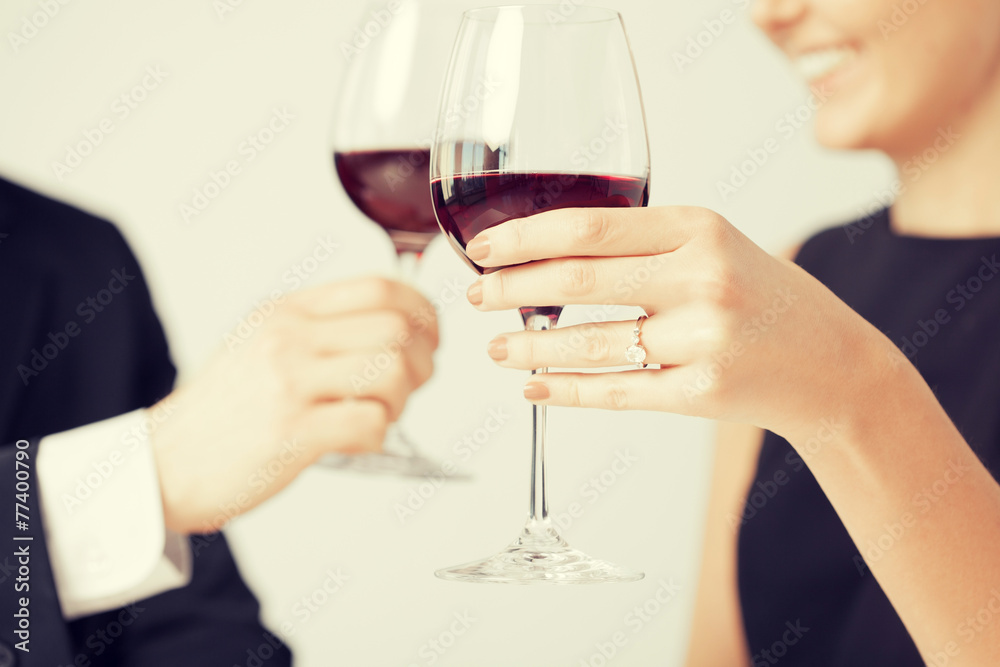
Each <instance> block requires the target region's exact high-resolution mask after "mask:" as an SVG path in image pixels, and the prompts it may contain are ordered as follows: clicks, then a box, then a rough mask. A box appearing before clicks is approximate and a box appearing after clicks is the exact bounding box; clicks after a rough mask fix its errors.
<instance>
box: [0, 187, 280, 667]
mask: <svg viewBox="0 0 1000 667" xmlns="http://www.w3.org/2000/svg"><path fill="white" fill-rule="evenodd" d="M0 233H4V234H6V236H5V237H4V238H3V239H2V242H0V313H3V317H4V318H5V322H4V325H3V326H0V443H7V444H6V445H5V446H3V447H2V448H0V498H3V499H4V501H5V502H8V503H11V504H10V505H8V508H9V509H8V510H7V512H9V514H7V515H6V516H7V523H6V525H5V526H3V527H2V528H0V541H4V544H3V545H2V546H0V549H2V550H0V563H4V565H5V566H6V563H5V562H4V557H5V556H6V557H8V558H10V559H11V560H10V564H11V566H13V564H14V561H13V550H12V549H13V546H12V545H13V543H14V540H13V538H14V537H15V535H14V533H21V532H23V533H24V534H25V536H31V537H32V540H30V541H28V542H30V544H31V546H30V552H31V557H30V567H31V599H30V605H31V606H30V608H29V612H30V627H31V635H30V638H31V642H30V644H29V647H30V649H31V650H30V652H28V653H24V652H21V651H18V650H17V649H16V648H13V645H8V642H9V641H10V640H13V639H16V638H17V637H16V636H12V635H11V630H12V628H11V627H10V625H9V624H8V623H6V622H5V621H0V626H4V627H0V630H2V632H3V635H2V636H0V665H3V664H4V656H3V655H2V649H3V647H4V646H10V652H12V653H13V654H14V657H15V658H16V659H17V661H18V662H17V663H16V664H18V665H20V666H21V667H52V666H53V665H70V664H76V665H89V666H91V667H112V666H118V665H123V666H124V665H142V666H143V667H161V666H163V667H166V666H167V665H170V666H171V667H173V666H174V665H178V664H182V665H184V666H185V667H217V666H218V665H235V664H246V663H247V661H248V659H249V657H248V650H249V651H251V652H252V653H253V655H262V654H263V653H267V655H268V661H267V663H266V664H268V665H269V666H270V667H283V666H286V665H289V664H290V663H291V656H290V653H289V652H288V650H287V649H286V648H285V647H284V645H283V644H281V642H279V641H277V640H276V639H275V638H274V636H273V635H271V634H270V633H268V632H267V631H266V630H265V629H264V628H263V626H262V625H261V624H260V621H259V619H258V614H259V605H258V603H257V600H256V599H255V598H254V596H253V594H252V593H251V592H250V591H249V589H248V588H247V587H246V585H245V584H244V582H243V580H242V578H241V577H240V575H239V572H238V570H237V568H236V564H235V562H234V560H233V557H232V554H231V553H230V551H229V548H228V546H227V543H226V540H225V537H224V536H222V535H221V534H216V535H212V536H207V537H205V538H200V537H199V538H195V540H194V541H191V545H192V549H191V550H192V554H193V567H192V573H191V582H190V583H189V584H188V585H187V586H185V587H183V588H179V589H177V590H173V591H169V592H166V593H162V594H159V595H155V596H153V597H151V598H148V599H145V600H141V601H136V602H134V603H132V604H128V605H124V606H123V607H120V608H118V609H113V610H108V611H105V612H102V613H98V614H93V615H90V616H86V617H84V618H80V619H77V620H73V621H67V620H65V619H64V618H63V616H62V614H61V610H60V602H59V599H58V596H57V593H56V587H55V583H54V578H53V573H52V569H51V566H50V562H49V557H48V553H47V543H46V540H45V530H44V526H43V521H42V518H43V517H42V515H41V512H40V506H39V498H38V488H39V487H38V480H37V478H36V473H37V468H36V466H37V460H38V459H37V457H38V442H39V439H40V438H41V437H43V436H46V435H50V434H54V433H62V432H64V431H69V430H71V429H74V428H77V427H79V426H83V425H86V424H92V423H95V422H101V421H103V420H107V419H109V418H112V417H115V416H117V415H122V414H125V413H128V412H132V411H134V410H137V409H140V408H144V407H149V406H151V405H153V404H155V403H156V402H157V401H159V400H160V399H162V398H163V397H164V396H166V395H167V394H169V392H170V391H171V388H172V386H173V381H174V376H175V373H174V367H173V365H172V363H171V360H170V355H169V353H168V349H167V344H166V337H165V336H164V332H163V329H162V327H161V325H160V322H159V320H158V318H157V317H156V313H155V311H154V309H153V305H152V300H151V298H150V294H149V290H148V288H147V286H146V282H145V279H144V277H143V274H142V271H141V270H140V268H139V265H138V262H137V260H136V258H135V256H134V255H133V254H132V252H131V251H130V249H129V248H128V246H127V244H126V243H125V241H124V239H123V238H122V236H121V234H120V233H119V232H118V231H117V230H116V229H115V228H114V227H113V226H112V225H111V224H110V223H108V222H106V221H103V220H100V219H98V218H95V217H93V216H90V215H88V214H86V213H83V212H81V211H79V210H76V209H73V208H71V207H68V206H66V205H64V204H61V203H59V202H55V201H52V200H49V199H46V198H44V197H41V196H40V195H37V194H36V193H33V192H30V191H28V190H25V189H24V188H20V187H18V186H14V185H13V184H10V183H9V182H7V181H4V180H3V179H0ZM18 440H27V441H29V442H30V445H29V448H28V449H27V450H25V451H28V452H29V453H30V458H31V465H32V469H31V471H30V475H31V477H30V484H31V487H32V493H31V495H30V497H29V498H28V500H29V503H27V505H28V508H29V514H30V517H31V521H30V522H29V526H28V528H27V529H26V530H24V531H21V530H20V529H19V528H17V527H16V525H15V523H14V516H13V511H14V507H13V502H14V494H15V493H16V487H15V484H16V482H17V480H16V474H17V470H16V467H17V455H18V454H17V452H18V451H20V450H18V449H17V444H16V443H17V441H18ZM3 516H4V515H3V513H0V517H3ZM20 541H27V540H20ZM8 576H9V575H8ZM15 579H16V577H15ZM9 583H10V581H9V580H8V581H6V582H4V583H3V584H0V590H3V595H2V596H0V613H2V614H3V618H4V619H12V618H13V614H14V613H16V612H17V608H18V604H19V602H20V599H19V597H18V596H15V595H14V593H15V591H14V589H13V588H12V587H11V586H9ZM36 640H37V641H36ZM265 644H267V646H266V647H265V648H261V647H263V646H264V645H265Z"/></svg>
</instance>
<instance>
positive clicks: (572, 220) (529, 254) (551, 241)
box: [466, 206, 723, 267]
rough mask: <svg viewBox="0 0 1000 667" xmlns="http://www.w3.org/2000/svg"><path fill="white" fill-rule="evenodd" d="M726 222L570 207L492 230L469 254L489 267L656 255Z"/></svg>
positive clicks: (679, 213)
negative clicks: (706, 228) (587, 258)
mask: <svg viewBox="0 0 1000 667" xmlns="http://www.w3.org/2000/svg"><path fill="white" fill-rule="evenodd" d="M721 222H723V221H722V218H721V217H720V216H719V215H718V214H716V213H714V212H712V211H709V210H708V209H702V208H694V207H680V206H671V207H658V208H565V209H557V210H554V211H546V212H545V213H539V214H538V215H533V216H530V217H527V218H518V219H515V220H509V221H507V222H505V223H503V224H501V225H497V226H496V227H491V228H490V229H488V230H486V231H484V232H481V233H480V234H479V235H477V236H476V237H475V238H474V239H472V241H470V242H469V245H468V246H467V248H466V252H467V253H468V255H469V257H470V258H471V259H472V260H473V261H475V262H476V263H477V264H479V265H480V266H487V267H490V266H509V265H511V264H523V263H524V262H531V261H535V260H539V259H548V258H552V257H616V256H624V255H656V254H660V253H665V252H672V251H674V250H676V249H677V248H679V247H681V246H682V245H684V244H685V243H686V242H687V241H688V240H690V239H691V238H692V237H693V236H694V235H695V234H697V233H698V231H699V230H700V229H703V228H705V227H706V226H709V225H712V224H721Z"/></svg>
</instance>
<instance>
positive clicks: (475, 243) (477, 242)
mask: <svg viewBox="0 0 1000 667" xmlns="http://www.w3.org/2000/svg"><path fill="white" fill-rule="evenodd" d="M465 254H466V255H468V256H469V259H471V260H472V261H473V262H478V261H480V260H483V259H486V258H487V257H489V256H490V240H489V239H487V238H482V237H478V236H477V237H476V238H474V239H472V241H470V242H469V245H467V246H465Z"/></svg>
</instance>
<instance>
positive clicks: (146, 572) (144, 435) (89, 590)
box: [38, 410, 191, 620]
mask: <svg viewBox="0 0 1000 667" xmlns="http://www.w3.org/2000/svg"><path fill="white" fill-rule="evenodd" d="M151 425H152V419H151V418H150V415H148V414H147V411H146V410H136V411H135V412H130V413H128V414H125V415H121V416H118V417H114V418H112V419H108V420H105V421H102V422H96V423H94V424H88V425H87V426H82V427H80V428H77V429H73V430H72V431H65V432H63V433H57V434H55V435H50V436H47V437H45V438H43V439H42V441H41V443H40V445H39V448H38V486H39V500H40V503H41V509H42V519H43V524H44V526H45V539H46V544H47V547H48V552H49V562H50V563H51V566H52V574H53V576H54V578H55V583H56V591H57V592H58V594H59V602H60V605H61V607H62V613H63V616H64V617H65V618H66V619H67V620H72V619H74V618H79V617H81V616H88V615H91V614H96V613H98V612H102V611H108V610H110V609H117V608H118V607H122V606H124V605H126V604H128V603H129V602H132V601H134V600H139V599H143V598H147V597H151V596H153V595H156V594H158V593H163V592H165V591H168V590H170V589H173V588H179V587H181V586H185V585H187V583H188V582H189V581H190V579H191V549H190V545H189V543H188V540H187V538H186V537H185V536H183V535H177V534H175V533H171V532H168V531H167V530H166V528H165V526H164V523H163V504H162V500H161V497H160V484H159V480H158V478H157V473H156V461H155V459H154V457H153V451H152V446H151V445H150V442H149V439H148V435H149V433H150V426H151Z"/></svg>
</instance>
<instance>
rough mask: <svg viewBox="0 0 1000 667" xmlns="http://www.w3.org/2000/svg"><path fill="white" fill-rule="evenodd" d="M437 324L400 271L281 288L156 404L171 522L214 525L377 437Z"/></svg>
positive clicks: (419, 379) (423, 367)
mask: <svg viewBox="0 0 1000 667" xmlns="http://www.w3.org/2000/svg"><path fill="white" fill-rule="evenodd" d="M240 333H242V334H245V332H240ZM437 336H438V333H437V321H436V318H435V313H434V308H433V307H432V306H431V304H430V303H428V301H427V300H426V299H424V297H422V296H421V295H420V294H418V293H417V292H416V291H414V290H413V289H411V288H409V287H407V286H405V285H401V284H399V283H395V282H392V281H388V280H381V279H364V280H357V281H352V282H347V283H335V284H330V285H325V286H322V287H318V288H315V289H311V290H307V291H302V292H299V293H296V294H293V295H289V296H287V297H283V298H282V299H281V300H280V303H278V304H277V305H276V307H275V309H274V310H273V312H271V313H270V314H269V315H267V316H266V317H265V318H264V320H263V323H262V324H260V325H259V326H258V328H257V329H256V330H255V331H253V332H252V333H251V334H250V335H249V336H246V338H245V340H243V339H240V340H242V342H241V343H240V344H239V345H236V346H235V347H234V348H232V349H230V350H223V351H222V352H221V353H220V354H219V355H218V356H217V357H216V358H215V359H214V361H213V362H212V363H211V364H210V365H209V367H208V368H207V369H206V370H205V371H204V372H203V373H202V374H201V375H200V376H198V377H197V378H195V379H194V381H192V382H191V383H189V384H187V385H185V386H183V387H181V388H180V389H178V390H177V391H175V392H174V393H173V394H171V395H170V396H168V397H167V398H166V399H165V400H164V401H162V402H161V403H160V404H158V405H157V408H155V409H154V411H153V414H167V415H169V416H168V417H167V418H166V419H165V420H164V421H163V423H161V424H159V425H158V426H157V427H156V430H155V432H154V433H153V435H152V441H153V447H154V453H155V456H156V461H157V468H158V471H159V476H160V485H161V491H162V495H163V506H164V515H165V518H166V522H167V526H168V527H169V528H171V529H172V530H174V531H176V532H180V533H188V532H209V531H212V530H217V529H219V528H221V524H222V523H224V521H225V520H227V519H229V518H231V517H232V515H233V514H235V513H239V512H243V511H246V510H248V509H250V508H252V507H254V506H256V505H257V504H259V503H261V502H263V501H264V500H266V499H267V498H269V497H271V496H272V495H274V494H275V493H277V492H278V491H280V490H281V489H282V488H284V487H285V486H286V485H287V484H288V483H289V482H291V481H292V480H293V479H294V478H295V477H296V475H298V474H299V472H301V471H302V470H303V469H305V468H306V467H307V466H309V465H310V464H311V463H313V462H314V461H316V460H317V459H318V458H319V457H320V456H322V455H323V454H325V453H327V452H345V453H356V452H368V451H377V450H379V449H381V446H382V439H383V437H384V435H385V430H386V426H387V425H388V423H389V422H391V421H393V420H395V419H396V418H397V417H398V416H399V414H400V412H402V410H403V405H404V403H405V402H406V399H407V397H408V396H409V394H410V392H412V391H413V390H414V389H416V388H417V387H419V386H420V385H421V384H423V383H424V382H425V381H426V380H427V379H428V378H429V377H430V375H431V370H432V368H433V363H432V359H431V355H432V353H433V351H434V349H435V348H436V347H437V343H438V338H437ZM220 518H221V520H220Z"/></svg>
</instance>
